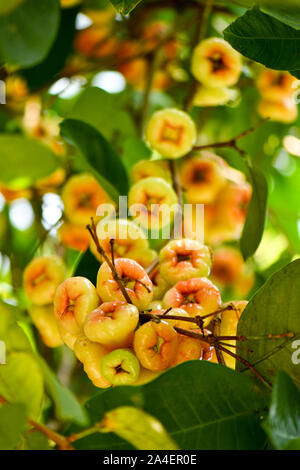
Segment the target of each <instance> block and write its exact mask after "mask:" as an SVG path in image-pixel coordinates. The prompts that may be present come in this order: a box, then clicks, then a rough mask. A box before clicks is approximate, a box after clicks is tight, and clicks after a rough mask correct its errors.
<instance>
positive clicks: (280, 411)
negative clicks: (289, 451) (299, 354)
mask: <svg viewBox="0 0 300 470" xmlns="http://www.w3.org/2000/svg"><path fill="white" fill-rule="evenodd" d="M263 427H264V429H265V431H266V433H267V434H268V436H269V438H270V440H271V442H272V444H273V446H274V447H275V448H276V449H279V450H283V449H284V448H286V447H289V446H290V445H292V446H294V445H295V442H293V441H295V440H297V441H298V442H297V444H298V443H299V441H300V391H299V390H298V388H297V387H296V385H295V384H294V383H293V381H292V380H291V379H290V377H289V376H288V375H287V374H286V373H285V372H279V373H278V375H277V376H276V379H275V381H274V387H273V390H272V401H271V405H270V410H269V415H268V417H267V419H266V421H264V423H263Z"/></svg>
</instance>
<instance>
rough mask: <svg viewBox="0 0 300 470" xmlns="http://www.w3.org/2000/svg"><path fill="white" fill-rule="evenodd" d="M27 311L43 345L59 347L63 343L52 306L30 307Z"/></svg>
mask: <svg viewBox="0 0 300 470" xmlns="http://www.w3.org/2000/svg"><path fill="white" fill-rule="evenodd" d="M28 311H29V315H30V316H31V318H32V321H33V323H34V324H35V326H36V328H37V329H38V331H39V334H40V335H41V337H42V340H43V342H44V343H45V345H46V346H48V347H49V348H56V347H58V346H61V345H62V343H63V342H62V339H61V336H60V333H59V330H58V327H57V323H56V319H55V316H54V311H53V305H52V304H51V305H41V306H40V305H31V307H30V308H29V310H28Z"/></svg>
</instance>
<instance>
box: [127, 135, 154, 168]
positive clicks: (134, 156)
mask: <svg viewBox="0 0 300 470" xmlns="http://www.w3.org/2000/svg"><path fill="white" fill-rule="evenodd" d="M150 157H151V150H150V149H149V147H147V145H146V144H145V142H143V141H142V140H140V139H137V138H135V137H132V138H129V139H127V140H126V141H125V144H124V149H123V156H122V158H123V161H124V165H125V167H126V169H127V171H128V172H130V170H131V168H132V167H133V165H134V164H135V163H137V162H139V161H140V160H148V159H149V158H150Z"/></svg>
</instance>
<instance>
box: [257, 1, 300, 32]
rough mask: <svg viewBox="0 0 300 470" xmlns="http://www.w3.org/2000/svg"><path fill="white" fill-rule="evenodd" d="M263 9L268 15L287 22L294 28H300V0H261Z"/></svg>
mask: <svg viewBox="0 0 300 470" xmlns="http://www.w3.org/2000/svg"><path fill="white" fill-rule="evenodd" d="M258 3H259V5H260V7H261V9H262V10H263V11H264V12H265V13H267V14H268V15H271V16H274V18H277V20H279V21H282V22H283V23H286V24H288V25H290V26H292V27H293V28H296V29H300V5H299V1H298V0H286V1H285V2H284V3H283V2H282V0H260V1H259V2H258Z"/></svg>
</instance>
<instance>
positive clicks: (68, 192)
mask: <svg viewBox="0 0 300 470" xmlns="http://www.w3.org/2000/svg"><path fill="white" fill-rule="evenodd" d="M61 198H62V200H63V203H64V211H65V214H66V216H67V218H68V219H69V221H70V222H72V223H74V224H79V225H86V224H88V223H89V222H90V219H91V217H95V214H96V212H97V208H98V206H99V205H100V204H109V203H111V199H110V198H109V196H108V195H107V193H106V192H105V191H104V189H102V187H101V186H100V184H99V183H98V182H97V181H96V180H95V178H94V177H93V176H92V175H90V174H85V173H82V174H79V175H73V176H71V178H69V179H68V181H67V182H66V184H65V185H64V187H63V190H62V194H61Z"/></svg>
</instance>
